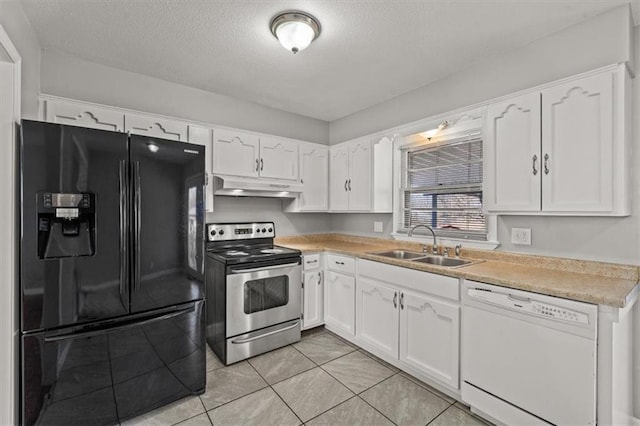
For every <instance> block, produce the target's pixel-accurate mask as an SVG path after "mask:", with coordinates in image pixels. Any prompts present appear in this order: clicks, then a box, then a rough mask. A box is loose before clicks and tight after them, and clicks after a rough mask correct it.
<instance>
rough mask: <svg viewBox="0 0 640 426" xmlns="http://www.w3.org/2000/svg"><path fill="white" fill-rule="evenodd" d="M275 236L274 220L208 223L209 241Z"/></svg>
mask: <svg viewBox="0 0 640 426" xmlns="http://www.w3.org/2000/svg"><path fill="white" fill-rule="evenodd" d="M275 236H276V227H275V226H274V224H273V222H255V223H208V224H207V241H227V240H249V239H254V238H274V237H275Z"/></svg>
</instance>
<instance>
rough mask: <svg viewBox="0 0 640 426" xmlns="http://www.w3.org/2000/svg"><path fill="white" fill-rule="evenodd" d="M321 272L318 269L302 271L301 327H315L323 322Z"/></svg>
mask: <svg viewBox="0 0 640 426" xmlns="http://www.w3.org/2000/svg"><path fill="white" fill-rule="evenodd" d="M323 293H324V292H323V285H322V272H321V271H320V270H319V269H318V270H315V271H311V272H305V273H304V291H303V300H302V313H303V314H304V315H303V316H304V319H303V321H302V328H303V329H304V330H306V329H307V328H311V327H316V326H318V325H322V324H323V323H324V294H323Z"/></svg>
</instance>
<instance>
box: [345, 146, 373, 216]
mask: <svg viewBox="0 0 640 426" xmlns="http://www.w3.org/2000/svg"><path fill="white" fill-rule="evenodd" d="M348 187H349V210H358V211H369V210H371V143H370V142H369V141H362V142H355V143H352V144H350V146H349V185H348Z"/></svg>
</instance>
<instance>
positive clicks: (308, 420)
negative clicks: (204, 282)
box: [125, 328, 487, 426]
mask: <svg viewBox="0 0 640 426" xmlns="http://www.w3.org/2000/svg"><path fill="white" fill-rule="evenodd" d="M125 424H127V425H134V424H141V425H174V424H180V426H199V425H207V426H210V425H212V424H213V425H300V424H307V425H314V426H317V425H367V426H368V425H393V424H397V425H427V424H429V425H437V426H450V425H451V426H453V425H470V426H471V425H474V426H475V425H478V426H483V425H485V424H487V423H485V422H484V421H483V420H481V419H479V418H478V417H475V416H474V415H473V414H471V413H470V412H469V410H468V408H467V407H465V406H464V405H462V404H460V403H459V402H455V401H454V400H453V399H452V398H450V397H448V396H446V395H443V394H442V393H440V392H438V391H437V390H435V389H433V388H431V387H429V386H427V385H426V384H423V383H421V382H420V381H418V380H416V379H414V378H412V377H410V376H408V375H406V374H405V373H403V372H400V371H399V370H398V369H397V368H395V367H393V366H391V365H388V364H386V363H384V362H383V361H380V360H378V359H377V358H375V357H373V356H372V355H370V354H368V353H366V352H364V351H363V350H361V349H359V348H357V347H355V346H353V345H351V344H349V343H347V342H345V341H344V340H342V339H340V338H339V337H337V336H335V335H334V334H332V333H330V332H328V331H325V330H324V329H323V328H319V329H315V330H310V331H309V332H305V333H303V337H302V340H301V341H300V342H298V343H296V344H294V345H290V346H286V347H284V348H280V349H277V350H275V351H272V352H269V353H266V354H264V355H260V356H258V357H255V358H251V359H249V360H247V361H242V362H239V363H237V364H234V365H231V366H229V367H225V366H224V365H223V364H222V363H221V362H220V361H219V360H218V358H217V357H216V356H215V355H214V354H213V352H211V350H210V349H208V348H207V390H206V392H205V393H204V394H202V395H200V396H199V397H197V396H195V397H189V398H185V399H182V400H180V401H177V402H175V403H173V404H170V405H168V406H166V407H163V408H160V409H158V410H156V411H153V412H151V413H148V414H146V415H144V416H141V417H137V418H135V419H132V420H130V421H128V422H126V423H125Z"/></svg>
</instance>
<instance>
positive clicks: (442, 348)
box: [400, 291, 460, 389]
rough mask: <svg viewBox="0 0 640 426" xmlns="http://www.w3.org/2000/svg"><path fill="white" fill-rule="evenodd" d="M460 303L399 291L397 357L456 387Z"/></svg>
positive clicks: (457, 384) (457, 383)
mask: <svg viewBox="0 0 640 426" xmlns="http://www.w3.org/2000/svg"><path fill="white" fill-rule="evenodd" d="M459 336H460V306H458V305H454V304H450V303H447V302H443V301H439V300H436V299H435V298H431V297H429V296H427V295H422V294H418V293H413V292H410V291H403V292H402V294H401V295H400V361H402V362H405V363H406V364H408V365H410V366H411V367H413V368H415V369H417V370H419V371H421V372H422V373H424V374H425V375H428V376H430V377H433V378H434V379H436V380H438V381H440V382H442V383H444V384H447V385H449V386H451V388H453V389H458V388H459V382H458V378H459V359H460V344H459V341H460V340H459Z"/></svg>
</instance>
